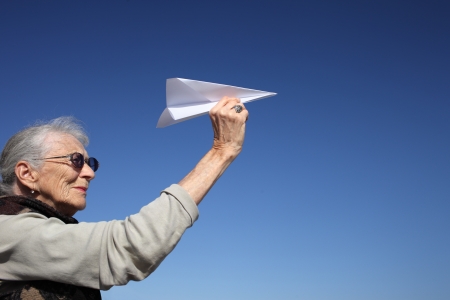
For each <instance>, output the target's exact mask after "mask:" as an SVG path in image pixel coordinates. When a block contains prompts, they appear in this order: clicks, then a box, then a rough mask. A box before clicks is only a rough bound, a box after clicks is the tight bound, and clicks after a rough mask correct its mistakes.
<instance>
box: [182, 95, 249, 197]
mask: <svg viewBox="0 0 450 300" xmlns="http://www.w3.org/2000/svg"><path fill="white" fill-rule="evenodd" d="M235 105H240V106H242V108H243V109H242V111H241V112H240V113H237V112H236V110H235V109H234V108H233V107H234V106H235ZM209 116H210V118H211V123H212V127H213V131H214V142H213V146H212V148H211V150H209V151H208V153H206V155H205V156H204V157H203V158H202V159H201V160H200V161H199V163H198V164H197V165H196V166H195V168H194V169H193V170H192V171H191V172H190V173H189V174H188V175H186V177H184V178H183V179H182V180H181V181H180V182H179V183H178V184H179V185H180V186H182V187H183V188H184V189H185V190H186V191H187V192H188V193H189V195H190V196H191V197H192V199H194V202H195V203H196V204H197V205H198V204H199V203H200V202H201V201H202V199H203V197H205V195H206V194H207V193H208V191H209V190H210V189H211V187H212V186H213V185H214V183H215V182H216V181H217V179H219V177H220V176H221V175H222V173H223V172H225V170H226V169H227V168H228V166H229V165H230V164H231V163H232V162H233V160H234V159H235V158H236V157H237V156H238V155H239V153H240V152H241V150H242V145H243V143H244V136H245V122H246V121H247V118H248V111H247V110H246V109H245V107H244V105H243V104H242V103H240V100H239V99H238V98H230V97H224V98H222V100H220V101H219V102H218V103H217V105H216V106H214V107H213V108H212V109H211V111H210V112H209Z"/></svg>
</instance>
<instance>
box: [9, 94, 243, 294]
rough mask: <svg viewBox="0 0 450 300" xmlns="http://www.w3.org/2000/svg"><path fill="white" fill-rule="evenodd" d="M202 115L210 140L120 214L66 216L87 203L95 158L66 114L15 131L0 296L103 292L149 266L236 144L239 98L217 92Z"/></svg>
mask: <svg viewBox="0 0 450 300" xmlns="http://www.w3.org/2000/svg"><path fill="white" fill-rule="evenodd" d="M239 106H241V107H242V108H243V109H242V111H241V109H240V107H239ZM210 117H211V121H212V126H213V131H214V142H213V146H212V149H211V150H210V151H208V152H207V154H206V155H205V156H204V157H203V158H202V159H201V160H200V162H199V163H198V164H197V166H196V167H195V168H194V169H193V170H192V171H191V172H190V173H189V174H188V175H187V176H186V177H185V178H184V179H183V180H181V181H180V182H179V183H178V184H173V185H172V186H170V187H168V188H166V189H165V190H164V191H163V192H162V193H161V195H160V196H159V197H158V198H156V199H155V200H154V201H152V202H151V203H149V204H148V205H147V206H144V207H143V208H142V209H141V210H140V211H139V213H137V214H135V215H132V216H130V217H128V218H126V219H125V220H124V221H111V222H99V223H83V222H82V223H78V221H77V220H76V219H74V218H73V215H74V214H75V213H76V212H77V211H79V210H82V209H84V208H85V206H86V192H87V190H88V188H89V185H90V183H91V181H92V180H93V179H94V177H95V171H97V169H98V168H99V162H98V161H97V159H95V158H93V157H90V156H89V155H88V154H87V152H86V149H85V146H86V145H87V143H88V138H87V137H86V135H85V133H84V132H83V130H82V129H81V127H80V126H79V125H78V124H77V123H74V122H73V121H72V119H70V118H58V119H55V120H53V121H51V122H49V123H47V124H41V125H37V126H33V127H29V128H27V129H25V130H23V131H21V132H19V133H17V134H15V135H14V136H13V137H12V138H11V139H10V140H9V141H8V142H7V144H6V146H5V148H4V150H3V152H2V156H1V160H0V171H1V176H2V182H1V184H0V193H1V195H2V196H1V197H0V299H101V296H100V290H107V289H109V288H111V287H112V286H114V285H124V284H126V283H127V282H128V281H130V280H142V279H144V278H146V277H147V276H148V275H149V274H150V273H151V272H153V271H154V270H155V269H156V267H158V265H159V264H160V263H161V262H162V260H163V259H164V258H165V257H166V256H167V255H168V254H169V253H170V252H171V251H172V250H173V248H174V247H175V245H176V244H177V243H178V241H179V240H180V238H181V236H182V234H183V233H184V231H185V230H186V229H187V228H188V227H190V226H192V224H193V222H195V220H196V219H197V217H198V210H197V205H198V204H199V203H200V201H201V200H202V199H203V197H204V196H205V195H206V193H207V192H208V190H209V189H210V188H211V187H212V186H213V185H214V183H215V182H216V180H217V179H218V178H219V177H220V175H221V174H222V173H223V172H224V171H225V169H226V168H227V167H228V166H229V165H230V163H231V162H232V161H233V160H234V159H235V158H236V157H237V155H238V154H239V153H240V151H241V149H242V144H243V141H244V133H245V122H246V120H247V117H248V112H247V110H245V108H244V106H243V104H242V103H240V101H239V99H237V98H228V97H225V98H223V99H222V100H221V101H219V103H218V104H217V105H216V106H215V107H214V108H213V109H212V110H211V111H210Z"/></svg>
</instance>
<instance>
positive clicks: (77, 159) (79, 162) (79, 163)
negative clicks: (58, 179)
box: [70, 153, 84, 168]
mask: <svg viewBox="0 0 450 300" xmlns="http://www.w3.org/2000/svg"><path fill="white" fill-rule="evenodd" d="M70 161H71V162H72V164H73V165H74V166H75V168H82V167H83V165H84V157H83V154H81V153H74V154H72V157H71V158H70Z"/></svg>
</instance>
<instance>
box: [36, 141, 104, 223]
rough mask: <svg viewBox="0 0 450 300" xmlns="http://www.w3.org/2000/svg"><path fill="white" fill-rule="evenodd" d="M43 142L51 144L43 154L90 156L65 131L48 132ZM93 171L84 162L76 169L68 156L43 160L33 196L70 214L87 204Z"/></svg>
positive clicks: (61, 211) (67, 214) (51, 155)
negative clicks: (59, 132) (35, 194)
mask: <svg viewBox="0 0 450 300" xmlns="http://www.w3.org/2000/svg"><path fill="white" fill-rule="evenodd" d="M44 143H45V144H46V145H50V151H49V152H48V153H47V154H46V155H45V157H53V156H63V155H68V154H72V153H74V152H79V153H81V154H83V155H84V157H85V158H86V157H89V156H88V154H87V152H86V149H84V147H83V145H82V144H81V143H80V142H79V141H78V140H77V139H76V138H75V137H73V136H71V135H68V134H58V133H51V134H49V135H48V136H47V138H46V139H45V141H44ZM94 177H95V174H94V171H93V170H92V169H91V168H90V167H89V166H88V165H87V164H84V166H83V168H81V169H79V168H75V167H74V166H73V165H72V163H71V161H70V159H69V158H54V159H47V160H44V162H43V164H42V168H41V169H40V170H39V171H37V178H38V180H37V181H36V188H35V189H36V190H37V191H38V193H39V194H38V195H37V197H36V199H38V200H41V201H42V202H45V203H47V204H48V205H50V206H52V207H54V208H55V209H56V210H58V211H59V212H60V213H62V214H64V215H66V216H73V215H74V214H75V213H76V212H77V211H79V210H83V209H84V208H85V207H86V194H87V189H88V187H89V182H90V181H91V180H92V179H94Z"/></svg>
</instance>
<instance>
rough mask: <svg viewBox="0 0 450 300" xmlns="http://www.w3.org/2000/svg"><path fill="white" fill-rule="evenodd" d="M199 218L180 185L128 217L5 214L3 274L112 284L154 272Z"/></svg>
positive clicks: (0, 236)
mask: <svg viewBox="0 0 450 300" xmlns="http://www.w3.org/2000/svg"><path fill="white" fill-rule="evenodd" d="M197 218H198V209H197V205H196V204H195V203H194V201H193V200H192V198H191V197H190V196H189V194H188V193H187V192H186V191H185V190H184V189H183V188H182V187H180V186H179V185H176V184H174V185H172V186H170V187H169V188H167V189H165V190H164V191H163V192H162V193H161V195H160V197H159V198H157V199H155V200H154V201H153V202H151V203H150V204H148V205H146V206H144V207H143V208H142V209H141V210H140V212H139V213H137V214H135V215H132V216H129V217H127V218H126V219H125V220H123V221H117V220H114V221H110V222H98V223H83V222H81V223H79V224H64V223H63V222H62V221H60V220H59V219H56V218H47V217H45V216H43V215H41V214H37V213H25V214H19V215H12V216H5V215H0V280H11V281H12V280H51V281H56V282H63V283H69V284H73V285H77V286H86V287H90V288H95V289H101V290H107V289H109V288H111V287H112V286H114V285H124V284H126V283H127V282H128V281H130V280H142V279H144V278H146V277H147V276H148V275H150V273H151V272H153V271H154V270H155V269H156V268H157V267H158V265H159V264H160V263H161V262H162V261H163V260H164V258H165V257H166V256H167V255H168V254H169V253H170V252H171V251H172V250H173V249H174V247H175V246H176V244H177V243H178V241H179V240H180V238H181V236H182V235H183V233H184V231H185V230H186V229H187V228H188V227H191V226H192V224H193V223H194V222H195V221H196V220H197Z"/></svg>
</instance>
